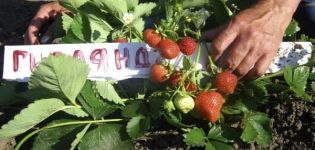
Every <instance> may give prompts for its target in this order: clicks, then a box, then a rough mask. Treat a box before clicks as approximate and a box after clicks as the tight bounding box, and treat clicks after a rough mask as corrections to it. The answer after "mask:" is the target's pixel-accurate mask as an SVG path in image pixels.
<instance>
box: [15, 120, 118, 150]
mask: <svg viewBox="0 0 315 150" xmlns="http://www.w3.org/2000/svg"><path fill="white" fill-rule="evenodd" d="M120 121H124V119H106V120H87V121H70V122H63V123H57V124H53V125H47V126H45V127H42V128H40V129H37V130H35V131H33V132H31V133H29V134H28V135H26V136H25V137H24V138H23V139H22V140H21V141H20V142H19V143H18V144H17V146H16V147H15V149H16V150H19V149H20V148H21V146H22V145H23V144H24V143H25V142H26V141H27V140H28V139H29V138H31V137H32V136H33V135H35V134H37V133H39V132H41V131H43V130H45V129H51V128H56V127H62V126H69V125H77V124H93V123H94V124H96V123H108V122H120Z"/></svg>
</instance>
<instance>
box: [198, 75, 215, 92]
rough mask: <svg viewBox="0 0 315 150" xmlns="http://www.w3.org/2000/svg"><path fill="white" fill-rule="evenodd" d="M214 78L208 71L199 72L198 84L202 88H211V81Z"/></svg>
mask: <svg viewBox="0 0 315 150" xmlns="http://www.w3.org/2000/svg"><path fill="white" fill-rule="evenodd" d="M212 78H213V76H211V74H209V73H208V72H206V71H197V73H196V83H197V85H199V87H201V88H208V89H209V88H211V86H212V85H211V79H212Z"/></svg>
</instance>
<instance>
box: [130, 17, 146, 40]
mask: <svg viewBox="0 0 315 150" xmlns="http://www.w3.org/2000/svg"><path fill="white" fill-rule="evenodd" d="M132 25H133V27H134V28H135V30H136V31H137V32H138V33H142V32H143V30H144V25H145V22H144V21H143V19H142V18H137V19H135V20H134V21H133V22H132ZM141 36H142V34H141Z"/></svg>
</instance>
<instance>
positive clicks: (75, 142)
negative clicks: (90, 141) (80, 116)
mask: <svg viewBox="0 0 315 150" xmlns="http://www.w3.org/2000/svg"><path fill="white" fill-rule="evenodd" d="M90 126H91V124H87V125H86V126H85V127H84V129H83V130H82V131H80V132H79V133H78V134H77V135H76V138H75V140H74V141H73V142H72V143H71V148H70V150H74V149H75V148H76V147H77V145H78V144H79V143H80V141H81V139H82V138H83V136H84V135H85V133H86V132H87V130H88V129H89V128H90Z"/></svg>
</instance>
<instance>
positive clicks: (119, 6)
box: [93, 0, 128, 18]
mask: <svg viewBox="0 0 315 150" xmlns="http://www.w3.org/2000/svg"><path fill="white" fill-rule="evenodd" d="M93 3H94V4H95V5H96V6H98V8H101V9H103V10H105V11H107V12H108V13H110V14H113V15H115V16H116V17H118V18H122V17H123V15H124V14H125V13H127V12H128V8H127V7H128V6H127V2H126V1H125V0H106V1H104V0H93Z"/></svg>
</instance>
